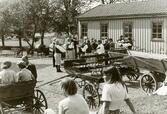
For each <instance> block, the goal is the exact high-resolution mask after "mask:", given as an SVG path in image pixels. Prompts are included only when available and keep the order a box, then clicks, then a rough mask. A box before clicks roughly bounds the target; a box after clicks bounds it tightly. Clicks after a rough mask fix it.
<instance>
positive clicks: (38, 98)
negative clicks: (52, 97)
mask: <svg viewBox="0 0 167 114" xmlns="http://www.w3.org/2000/svg"><path fill="white" fill-rule="evenodd" d="M47 108H48V104H47V100H46V98H45V96H44V94H43V93H42V91H40V90H35V91H34V97H33V113H34V114H43V113H44V110H45V109H47Z"/></svg>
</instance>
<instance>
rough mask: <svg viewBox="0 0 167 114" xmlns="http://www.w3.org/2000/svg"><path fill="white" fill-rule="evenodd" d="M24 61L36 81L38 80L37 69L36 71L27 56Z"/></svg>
mask: <svg viewBox="0 0 167 114" xmlns="http://www.w3.org/2000/svg"><path fill="white" fill-rule="evenodd" d="M22 61H23V62H24V63H25V64H26V68H27V69H28V70H30V71H31V73H32V74H33V76H34V78H35V80H37V69H36V67H35V65H34V64H32V63H30V62H29V60H28V57H27V56H23V57H22Z"/></svg>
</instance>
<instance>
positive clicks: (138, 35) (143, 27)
mask: <svg viewBox="0 0 167 114" xmlns="http://www.w3.org/2000/svg"><path fill="white" fill-rule="evenodd" d="M78 32H79V38H80V39H82V38H83V37H84V36H87V37H88V38H89V39H91V38H96V39H100V38H105V37H107V38H113V40H114V41H117V39H119V37H120V36H121V35H124V36H126V37H131V38H132V39H133V42H134V47H137V48H140V49H143V50H145V51H146V52H152V53H164V54H167V0H149V1H144V2H132V3H117V4H108V5H99V6H97V7H95V8H93V9H91V10H89V11H87V12H85V13H83V14H81V15H80V16H79V17H78Z"/></svg>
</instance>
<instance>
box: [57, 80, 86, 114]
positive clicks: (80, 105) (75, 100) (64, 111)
mask: <svg viewBox="0 0 167 114" xmlns="http://www.w3.org/2000/svg"><path fill="white" fill-rule="evenodd" d="M61 88H62V90H63V93H64V95H65V96H66V98H64V99H63V100H61V101H60V102H59V107H58V109H59V113H58V114H89V107H88V105H87V103H86V101H85V99H84V98H83V97H82V95H79V94H78V93H77V85H76V83H75V82H74V80H73V79H71V78H68V79H67V78H66V79H64V80H63V81H62V85H61Z"/></svg>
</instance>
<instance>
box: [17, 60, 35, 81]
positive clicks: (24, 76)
mask: <svg viewBox="0 0 167 114" xmlns="http://www.w3.org/2000/svg"><path fill="white" fill-rule="evenodd" d="M17 65H18V67H19V68H20V71H19V72H18V73H17V74H16V76H17V79H18V82H22V81H30V80H35V78H34V76H33V74H32V73H31V71H30V70H28V69H27V68H26V64H25V63H24V62H20V63H18V64H17Z"/></svg>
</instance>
